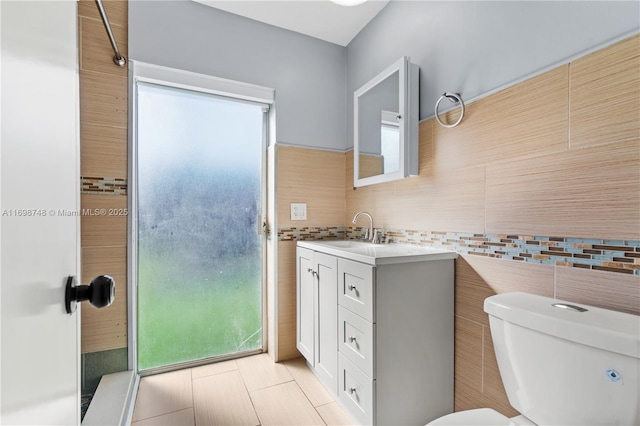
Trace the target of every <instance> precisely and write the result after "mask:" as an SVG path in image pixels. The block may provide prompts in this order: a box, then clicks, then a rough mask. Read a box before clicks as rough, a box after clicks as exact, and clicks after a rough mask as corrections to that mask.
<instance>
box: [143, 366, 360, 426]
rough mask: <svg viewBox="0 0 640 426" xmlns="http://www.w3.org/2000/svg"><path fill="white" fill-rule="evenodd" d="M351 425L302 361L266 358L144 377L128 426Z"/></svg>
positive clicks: (345, 415)
mask: <svg viewBox="0 0 640 426" xmlns="http://www.w3.org/2000/svg"><path fill="white" fill-rule="evenodd" d="M325 424H326V425H351V424H353V423H352V421H351V419H350V418H349V416H348V415H347V414H346V413H345V412H344V411H343V410H342V408H341V407H340V406H339V405H338V403H337V402H335V401H334V399H333V397H332V396H331V395H330V394H329V393H328V392H327V391H326V390H325V389H324V387H323V386H322V385H321V384H320V382H319V381H318V379H317V378H316V377H315V376H314V374H313V373H312V372H311V371H310V370H309V369H308V368H307V366H306V364H305V361H304V359H303V358H298V359H295V360H291V361H285V362H283V363H278V364H276V363H274V362H273V361H272V360H271V358H270V357H269V356H268V355H267V354H261V355H254V356H251V357H247V358H241V359H237V360H233V361H225V362H220V363H216V364H210V365H205V366H202V367H195V368H190V369H185V370H180V371H174V372H171V373H165V374H158V375H155V376H149V377H144V378H142V379H141V380H140V388H139V390H138V397H137V399H136V405H135V410H134V412H133V423H132V425H133V426H143V425H145V426H146V425H156V426H173V425H197V426H202V425H225V426H226V425H325Z"/></svg>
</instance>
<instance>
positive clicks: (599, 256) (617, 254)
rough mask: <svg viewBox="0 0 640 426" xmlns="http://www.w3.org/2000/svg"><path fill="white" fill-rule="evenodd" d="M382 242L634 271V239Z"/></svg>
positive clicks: (339, 231) (322, 230) (301, 234)
mask: <svg viewBox="0 0 640 426" xmlns="http://www.w3.org/2000/svg"><path fill="white" fill-rule="evenodd" d="M382 232H383V235H384V238H385V242H386V243H407V244H416V245H421V246H433V247H441V248H447V249H450V250H455V251H457V252H458V253H460V254H469V255H475V256H487V257H494V258H500V259H509V260H515V261H521V262H530V263H539V264H546V265H557V266H566V267H573V268H583V269H593V270H600V271H609V272H618V273H623V274H635V275H638V276H640V241H635V240H624V241H623V240H601V239H594V238H569V237H545V236H529V235H508V234H495V235H490V234H472V233H466V232H438V231H417V230H398V229H382ZM362 234H363V228H353V227H348V228H347V227H303V228H282V229H279V230H278V240H279V241H297V240H328V239H355V238H360V237H361V236H362Z"/></svg>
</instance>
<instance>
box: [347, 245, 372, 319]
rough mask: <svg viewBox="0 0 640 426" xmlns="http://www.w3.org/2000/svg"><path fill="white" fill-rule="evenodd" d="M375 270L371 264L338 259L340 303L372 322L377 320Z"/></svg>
mask: <svg viewBox="0 0 640 426" xmlns="http://www.w3.org/2000/svg"><path fill="white" fill-rule="evenodd" d="M374 272H375V268H374V267H373V266H371V265H366V264H364V263H358V262H353V261H350V260H346V259H341V258H339V259H338V304H340V305H342V306H344V307H345V308H347V309H349V310H350V311H351V312H354V313H356V314H358V315H360V316H361V317H362V318H364V319H366V320H368V321H371V322H375V315H374V309H373V307H374V306H373V304H374V302H375V286H374V282H373V281H374V278H373V277H374Z"/></svg>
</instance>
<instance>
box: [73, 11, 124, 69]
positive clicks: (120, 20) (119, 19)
mask: <svg viewBox="0 0 640 426" xmlns="http://www.w3.org/2000/svg"><path fill="white" fill-rule="evenodd" d="M102 3H103V4H104V9H105V10H106V12H107V16H109V22H111V26H112V27H113V26H115V25H120V26H125V27H126V26H127V25H128V19H129V13H128V12H129V7H128V3H127V0H104V1H103V2H102ZM78 15H79V16H86V17H89V18H93V19H96V20H98V21H100V22H102V21H101V20H100V19H101V18H100V13H99V12H98V6H97V5H96V2H95V0H79V1H78ZM105 37H106V32H105ZM119 43H120V40H118V46H120V44H119ZM114 66H115V65H114Z"/></svg>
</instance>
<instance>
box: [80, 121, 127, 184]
mask: <svg viewBox="0 0 640 426" xmlns="http://www.w3.org/2000/svg"><path fill="white" fill-rule="evenodd" d="M80 141H81V145H80V154H81V160H80V166H81V176H83V177H110V178H120V179H126V178H127V129H125V128H120V127H110V126H101V125H97V124H91V123H82V125H81V126H80Z"/></svg>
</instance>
